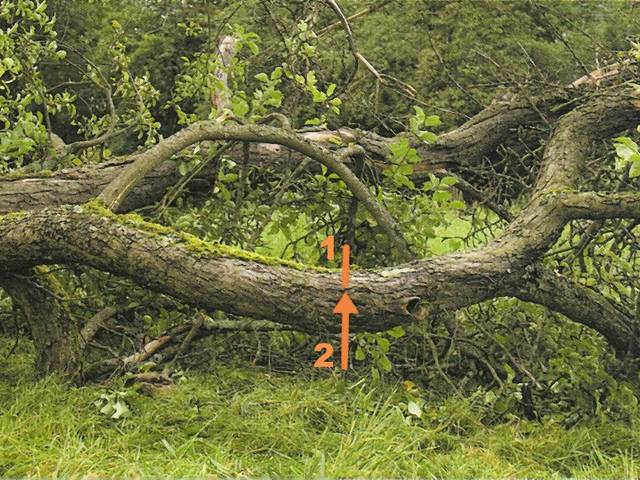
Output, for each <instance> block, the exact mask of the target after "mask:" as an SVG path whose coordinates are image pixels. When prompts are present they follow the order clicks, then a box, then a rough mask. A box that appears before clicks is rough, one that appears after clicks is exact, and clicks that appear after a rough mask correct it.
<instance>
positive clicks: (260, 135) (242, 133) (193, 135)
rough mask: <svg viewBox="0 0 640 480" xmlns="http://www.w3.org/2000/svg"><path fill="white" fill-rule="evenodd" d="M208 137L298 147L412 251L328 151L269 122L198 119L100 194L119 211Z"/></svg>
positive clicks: (402, 250) (403, 251) (404, 250)
mask: <svg viewBox="0 0 640 480" xmlns="http://www.w3.org/2000/svg"><path fill="white" fill-rule="evenodd" d="M205 140H210V141H211V140H226V141H229V140H235V141H242V142H264V143H273V144H278V145H283V146H285V147H288V148H290V149H292V150H295V151H297V152H299V153H301V154H303V155H305V156H307V157H309V158H311V159H313V160H316V161H317V162H319V163H320V164H322V165H324V166H325V167H327V168H328V169H329V170H331V171H333V172H334V173H336V174H337V175H338V176H339V177H340V178H341V179H342V181H343V182H344V183H345V184H346V186H347V188H348V189H349V190H350V191H351V193H352V194H353V195H354V196H355V197H356V198H357V199H358V200H359V201H360V202H361V203H362V205H363V206H364V207H365V208H366V209H367V210H368V211H369V213H371V215H372V216H373V218H375V220H376V221H377V222H378V224H379V225H380V227H381V228H382V229H383V230H384V231H385V232H386V233H387V235H388V236H389V237H390V239H391V241H392V242H393V244H394V245H395V247H396V248H397V249H398V253H399V254H400V256H401V257H402V258H404V259H409V258H412V257H413V254H412V252H411V250H410V248H409V246H408V244H407V243H406V240H405V239H404V237H403V235H402V232H401V230H400V226H399V225H398V223H397V222H396V221H395V219H394V218H393V217H392V216H391V214H389V212H388V211H387V210H386V209H385V208H384V207H383V206H382V205H380V204H379V203H378V202H377V201H376V199H375V198H374V197H373V195H372V194H371V192H369V189H368V188H367V186H366V185H365V184H364V183H362V181H361V180H360V179H359V178H358V177H357V176H356V175H355V174H354V173H353V172H352V171H351V170H350V169H349V168H348V167H347V166H346V165H345V164H344V163H343V162H341V161H340V160H339V159H338V158H336V157H335V156H334V155H333V154H332V153H331V152H330V151H329V150H327V149H325V148H323V147H321V146H318V145H314V144H313V143H311V142H309V141H308V140H306V139H305V138H303V137H301V136H299V135H297V134H296V133H295V132H291V131H288V130H284V129H281V128H276V127H271V126H267V125H230V126H225V125H220V124H219V123H218V122H210V121H205V122H198V123H195V124H193V125H190V126H189V127H186V128H184V129H183V130H180V131H179V132H178V133H176V134H174V135H172V136H171V137H169V138H167V139H164V140H162V141H161V142H160V143H158V144H156V145H155V146H153V147H152V148H150V149H149V150H147V151H145V152H143V153H140V154H138V155H136V158H135V161H134V162H133V163H132V164H131V165H129V166H128V167H127V168H126V169H125V170H124V171H123V172H122V173H121V174H120V175H119V176H118V177H116V178H115V179H114V180H113V181H112V182H111V183H110V184H109V185H107V187H106V188H105V189H104V190H103V191H102V193H101V194H100V195H99V197H98V199H99V200H101V201H102V202H104V203H105V204H106V205H107V207H108V208H110V209H111V210H117V209H118V208H119V207H120V205H121V204H122V202H123V201H124V200H125V198H126V196H127V194H128V193H129V192H130V191H131V190H133V189H134V187H135V186H136V185H137V184H138V183H139V182H140V181H141V180H142V179H143V178H144V177H145V176H146V175H147V174H148V173H149V172H151V171H152V170H153V169H154V168H156V167H157V166H158V165H159V164H161V163H162V162H163V161H165V160H167V159H169V158H171V156H172V155H174V154H176V153H178V152H180V151H181V150H183V149H185V148H187V147H188V146H190V145H193V144H195V143H199V142H202V141H205Z"/></svg>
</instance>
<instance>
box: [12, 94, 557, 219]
mask: <svg viewBox="0 0 640 480" xmlns="http://www.w3.org/2000/svg"><path fill="white" fill-rule="evenodd" d="M548 103H550V104H555V102H553V101H548ZM537 120H540V114H539V113H538V111H536V109H535V108H533V107H531V106H530V107H528V108H527V107H526V106H524V105H512V104H511V103H508V102H507V103H496V104H493V105H491V106H490V107H489V108H488V109H487V110H484V111H482V112H481V113H479V114H478V115H476V116H475V117H473V118H472V119H470V120H469V121H468V122H466V123H465V124H463V125H462V126H460V127H458V128H456V129H454V130H452V131H451V132H448V133H445V134H443V135H441V136H440V138H439V139H438V142H437V143H436V144H434V145H422V146H420V147H418V151H419V154H420V156H421V158H422V161H421V162H420V163H419V164H418V165H416V167H415V172H414V175H415V177H416V178H421V177H422V176H424V175H425V173H427V172H429V171H433V170H436V169H439V168H444V167H461V166H469V167H473V166H474V165H478V164H480V162H481V161H482V159H483V158H484V157H485V156H486V155H489V154H491V153H492V152H494V151H495V149H496V147H497V146H498V145H500V144H501V143H502V142H504V141H505V140H506V139H507V138H509V137H510V136H511V134H512V131H513V129H515V128H517V127H518V126H521V125H524V124H527V123H532V122H535V121H537ZM300 136H301V137H302V138H304V139H306V140H308V141H310V142H314V143H316V144H318V145H322V146H324V147H325V148H335V145H334V144H332V143H331V142H332V141H333V140H340V141H342V142H344V143H351V142H355V143H357V144H358V145H360V146H361V147H362V148H363V149H364V150H365V152H366V153H367V155H368V156H369V157H370V158H371V160H372V162H373V165H374V166H376V167H377V168H378V171H380V170H381V169H383V168H384V167H386V166H388V165H389V164H388V161H387V160H386V156H387V155H388V154H389V144H390V143H391V142H393V141H394V139H393V138H385V137H380V136H377V135H373V134H371V133H367V132H362V131H359V130H353V129H340V130H337V131H324V132H309V133H303V134H300ZM237 155H238V156H239V155H240V153H239V152H238V153H237ZM250 157H251V162H252V163H253V164H254V165H265V166H272V165H273V166H275V167H278V166H281V168H288V167H290V166H291V164H297V163H299V162H300V161H301V160H302V159H303V158H305V156H304V154H302V153H299V152H296V151H294V150H291V149H288V148H286V147H284V146H282V145H278V144H268V143H256V144H254V145H252V146H251V151H250ZM135 159H136V157H135V156H132V157H130V158H127V159H121V160H116V161H108V162H104V163H101V164H99V165H95V166H89V167H82V168H76V169H68V170H63V171H61V172H55V173H52V174H50V175H46V176H44V175H41V174H36V175H29V174H27V175H25V176H8V177H0V213H6V212H12V211H18V210H29V209H37V208H45V207H51V206H58V205H75V204H80V203H84V202H87V201H89V200H91V199H92V198H94V197H96V196H97V195H98V194H100V192H102V191H103V190H104V188H105V187H106V186H107V185H109V184H110V183H111V182H112V181H113V180H114V179H115V178H116V177H119V176H121V175H122V172H123V171H124V170H125V169H127V168H129V167H130V166H131V164H132V163H133V161H134V160H135ZM347 162H348V160H347ZM212 176H213V172H212V171H211V169H210V168H206V167H205V168H204V169H203V170H202V171H201V172H200V173H199V174H198V175H197V176H196V177H195V178H194V180H193V181H192V183H191V185H190V187H191V188H195V189H198V188H202V187H205V186H206V185H208V184H209V181H210V179H211V178H212ZM180 178H181V177H180V174H179V173H178V171H177V163H176V162H175V161H173V160H170V159H166V160H165V161H163V162H160V163H159V164H158V165H156V166H155V168H154V169H151V170H150V171H149V172H147V173H146V174H145V175H144V176H143V178H142V179H140V181H139V182H138V183H137V184H136V185H135V187H134V188H133V189H132V190H131V191H130V192H129V193H128V195H127V196H126V198H125V199H124V201H123V203H122V204H121V205H120V206H119V208H118V209H117V210H118V211H128V210H132V209H135V208H139V207H142V206H145V205H148V204H150V203H153V202H154V201H156V200H158V199H159V198H161V197H162V195H163V194H164V193H165V192H166V189H167V188H168V187H169V186H171V185H174V184H175V183H176V182H177V181H178V180H179V179H180Z"/></svg>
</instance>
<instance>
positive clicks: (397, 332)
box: [387, 325, 404, 338]
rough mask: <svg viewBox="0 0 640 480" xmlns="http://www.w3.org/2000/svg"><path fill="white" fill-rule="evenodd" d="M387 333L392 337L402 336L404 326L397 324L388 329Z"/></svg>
mask: <svg viewBox="0 0 640 480" xmlns="http://www.w3.org/2000/svg"><path fill="white" fill-rule="evenodd" d="M387 333H388V334H389V335H391V336H392V337H393V338H400V337H402V336H404V328H402V326H400V325H398V326H397V327H393V328H392V329H391V330H388V331H387Z"/></svg>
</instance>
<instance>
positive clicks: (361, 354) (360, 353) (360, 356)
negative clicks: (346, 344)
mask: <svg viewBox="0 0 640 480" xmlns="http://www.w3.org/2000/svg"><path fill="white" fill-rule="evenodd" d="M355 358H356V360H358V361H359V362H360V361H362V360H364V358H365V353H364V350H363V349H362V348H360V347H357V348H356V356H355Z"/></svg>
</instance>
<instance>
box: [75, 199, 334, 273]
mask: <svg viewBox="0 0 640 480" xmlns="http://www.w3.org/2000/svg"><path fill="white" fill-rule="evenodd" d="M81 208H82V211H83V212H86V213H94V214H97V215H100V216H103V217H109V218H111V219H113V220H115V221H116V222H118V223H120V224H122V225H126V226H130V227H134V228H136V229H137V230H141V231H143V232H145V233H147V234H148V235H149V236H153V237H155V236H166V237H171V238H173V239H175V240H176V241H177V243H179V244H180V245H182V246H184V248H185V249H187V250H189V251H190V252H193V253H197V254H202V255H212V256H216V257H229V258H237V259H241V260H247V261H251V262H257V263H261V264H263V265H274V266H282V267H288V268H294V269H296V270H300V271H314V272H325V273H326V272H334V271H335V270H332V269H328V268H325V267H318V266H314V265H305V264H304V263H300V262H294V261H292V260H285V259H282V258H277V257H268V256H265V255H260V254H258V253H255V252H250V251H247V250H242V249H241V248H237V247H232V246H229V245H224V244H221V243H213V242H206V241H204V240H201V239H200V238H198V237H196V236H195V235H191V234H190V233H186V232H180V231H178V230H174V229H173V228H170V227H166V226H164V225H159V224H157V223H152V222H148V221H147V220H145V219H144V218H142V217H141V216H140V215H138V214H135V213H127V214H123V215H120V214H115V213H113V212H112V211H111V210H109V209H108V208H106V206H105V205H104V203H102V202H101V201H100V200H97V199H96V200H91V201H90V202H87V203H85V204H84V205H82V206H81Z"/></svg>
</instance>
